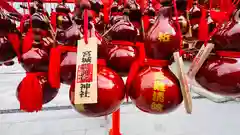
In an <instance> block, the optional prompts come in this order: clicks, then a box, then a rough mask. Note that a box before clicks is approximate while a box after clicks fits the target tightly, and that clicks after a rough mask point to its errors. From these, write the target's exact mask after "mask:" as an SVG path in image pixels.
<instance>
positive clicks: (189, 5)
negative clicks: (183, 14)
mask: <svg viewBox="0 0 240 135" xmlns="http://www.w3.org/2000/svg"><path fill="white" fill-rule="evenodd" d="M192 6H193V0H188V1H187V11H189V10H190V9H191V8H192Z"/></svg>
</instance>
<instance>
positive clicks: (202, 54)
mask: <svg viewBox="0 0 240 135" xmlns="http://www.w3.org/2000/svg"><path fill="white" fill-rule="evenodd" d="M213 48H214V44H211V43H208V44H207V45H206V46H205V45H202V47H201V48H200V50H199V51H198V54H197V55H196V57H195V58H194V59H193V62H192V64H191V65H190V68H189V70H188V73H187V74H188V76H189V78H190V79H193V78H194V77H195V75H196V74H197V72H198V70H199V69H200V68H201V66H202V65H203V63H204V61H205V60H206V59H207V58H208V56H209V54H210V53H211V51H212V49H213Z"/></svg>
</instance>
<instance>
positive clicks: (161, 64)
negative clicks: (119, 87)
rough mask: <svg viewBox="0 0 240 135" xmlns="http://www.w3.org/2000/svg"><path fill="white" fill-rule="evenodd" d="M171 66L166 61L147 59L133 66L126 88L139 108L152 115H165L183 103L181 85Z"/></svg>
mask: <svg viewBox="0 0 240 135" xmlns="http://www.w3.org/2000/svg"><path fill="white" fill-rule="evenodd" d="M169 64H170V63H169V61H166V60H152V59H147V60H145V61H144V62H139V61H136V62H135V63H134V64H133V65H132V67H131V71H130V73H129V75H128V79H127V84H126V85H127V86H126V87H127V93H128V95H129V96H130V98H131V100H132V101H133V103H134V104H135V105H136V106H137V108H139V109H140V110H142V111H144V112H147V113H151V114H164V113H169V112H171V111H173V110H175V109H176V108H177V107H178V106H179V105H180V104H181V103H182V100H183V97H182V94H181V89H180V84H179V81H178V79H177V78H176V76H175V75H174V74H173V73H172V72H171V70H170V69H169V67H168V66H169Z"/></svg>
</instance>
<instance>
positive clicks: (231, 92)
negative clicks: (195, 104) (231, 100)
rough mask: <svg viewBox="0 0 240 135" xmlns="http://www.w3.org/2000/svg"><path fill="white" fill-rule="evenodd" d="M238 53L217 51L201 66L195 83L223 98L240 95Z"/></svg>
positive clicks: (239, 56)
mask: <svg viewBox="0 0 240 135" xmlns="http://www.w3.org/2000/svg"><path fill="white" fill-rule="evenodd" d="M239 61H240V53H239V52H232V51H219V52H217V55H216V56H211V57H210V58H208V59H207V60H206V61H205V63H204V64H203V65H202V67H201V68H200V70H199V71H198V73H197V74H196V77H195V78H196V81H197V82H198V83H199V84H200V85H201V86H202V87H203V88H205V89H206V90H208V91H211V92H214V93H216V94H220V95H224V96H236V95H239V94H240V86H239V83H240V79H239V75H240V70H239V66H240V64H239Z"/></svg>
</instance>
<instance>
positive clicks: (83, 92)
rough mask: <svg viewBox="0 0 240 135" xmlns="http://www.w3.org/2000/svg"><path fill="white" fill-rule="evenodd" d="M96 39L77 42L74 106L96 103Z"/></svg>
mask: <svg viewBox="0 0 240 135" xmlns="http://www.w3.org/2000/svg"><path fill="white" fill-rule="evenodd" d="M97 90H98V89H97V38H96V37H91V38H88V44H86V43H85V41H84V39H82V40H79V41H78V47H77V64H76V80H75V95H74V103H75V104H92V103H97V94H98V91H97Z"/></svg>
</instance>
